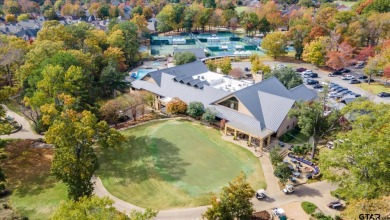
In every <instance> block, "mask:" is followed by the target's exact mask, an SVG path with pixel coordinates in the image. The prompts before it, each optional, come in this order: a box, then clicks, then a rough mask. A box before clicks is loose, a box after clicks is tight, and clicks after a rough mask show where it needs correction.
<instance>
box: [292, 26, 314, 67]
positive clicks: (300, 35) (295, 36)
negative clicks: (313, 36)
mask: <svg viewBox="0 0 390 220" xmlns="http://www.w3.org/2000/svg"><path fill="white" fill-rule="evenodd" d="M309 33H310V26H308V25H306V24H305V25H300V24H299V25H295V26H293V27H291V28H290V30H289V34H288V36H289V37H291V38H292V41H293V42H294V49H295V59H298V60H300V59H302V54H303V50H304V45H303V42H304V40H305V38H306V37H307V36H308V35H309Z"/></svg>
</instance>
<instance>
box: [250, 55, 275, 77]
mask: <svg viewBox="0 0 390 220" xmlns="http://www.w3.org/2000/svg"><path fill="white" fill-rule="evenodd" d="M251 57H252V56H251ZM259 71H262V72H263V73H270V72H271V67H270V66H268V65H265V64H264V63H263V62H262V61H261V60H260V58H259V57H258V55H256V57H255V58H253V59H251V72H252V74H256V73H258V72H259Z"/></svg>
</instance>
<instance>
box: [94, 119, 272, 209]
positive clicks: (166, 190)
mask: <svg viewBox="0 0 390 220" xmlns="http://www.w3.org/2000/svg"><path fill="white" fill-rule="evenodd" d="M123 134H124V135H125V136H126V137H127V141H126V143H125V144H124V145H123V147H122V148H120V149H109V150H104V151H103V150H101V151H100V152H99V159H100V169H99V171H98V172H97V175H98V176H99V177H100V178H101V179H102V181H103V184H104V186H105V187H106V188H107V190H108V191H109V192H110V193H111V194H113V195H114V196H116V197H118V198H120V199H123V200H125V201H127V202H130V203H132V204H135V205H138V206H141V207H150V208H154V209H160V210H161V209H168V208H174V207H193V206H200V205H207V204H208V203H209V199H210V192H219V190H220V189H221V188H222V187H223V186H224V185H227V183H228V182H229V181H231V180H232V179H233V178H234V177H236V176H237V175H238V174H239V173H240V172H241V171H243V172H245V173H246V175H247V179H248V182H249V183H250V184H251V186H252V187H253V188H254V189H257V188H260V187H265V181H264V176H263V172H262V169H261V166H260V161H259V159H258V158H256V157H254V156H253V154H252V153H251V152H249V151H247V150H245V149H243V148H241V147H240V146H237V145H234V144H232V143H230V142H226V141H223V140H222V139H221V134H220V132H219V131H217V130H215V129H211V128H208V127H205V126H203V125H200V124H199V123H195V122H190V121H186V120H168V121H160V122H151V123H148V124H146V125H142V126H138V127H135V128H132V129H129V130H126V131H124V132H123Z"/></svg>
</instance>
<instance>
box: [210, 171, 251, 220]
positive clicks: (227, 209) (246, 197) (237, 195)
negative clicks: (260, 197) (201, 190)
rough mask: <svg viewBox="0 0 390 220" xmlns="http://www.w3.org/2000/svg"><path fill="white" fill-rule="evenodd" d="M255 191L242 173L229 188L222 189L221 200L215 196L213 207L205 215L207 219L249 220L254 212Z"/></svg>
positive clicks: (212, 202) (230, 183)
mask: <svg viewBox="0 0 390 220" xmlns="http://www.w3.org/2000/svg"><path fill="white" fill-rule="evenodd" d="M254 194H255V191H254V190H253V189H252V188H251V186H250V185H249V183H247V182H246V177H245V174H244V173H242V172H241V174H240V175H239V176H237V177H236V178H235V179H234V180H233V181H232V182H229V186H225V187H223V188H222V192H221V194H220V195H219V198H217V197H216V196H213V197H212V199H211V207H209V208H208V209H207V211H206V212H205V213H204V214H203V217H204V218H207V219H210V220H212V219H249V218H250V216H251V215H252V212H253V205H252V203H251V201H250V200H251V199H252V198H253V195H254Z"/></svg>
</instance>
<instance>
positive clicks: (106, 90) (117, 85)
mask: <svg viewBox="0 0 390 220" xmlns="http://www.w3.org/2000/svg"><path fill="white" fill-rule="evenodd" d="M125 77H126V73H123V72H120V71H119V70H118V67H117V65H116V64H115V63H113V62H110V63H109V64H108V66H106V67H104V68H103V71H102V75H101V76H100V79H99V83H100V85H101V88H102V90H103V91H102V92H103V94H105V95H108V94H113V96H114V98H115V97H116V91H122V92H123V91H124V90H125V89H127V88H128V87H129V83H128V82H126V81H125Z"/></svg>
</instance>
